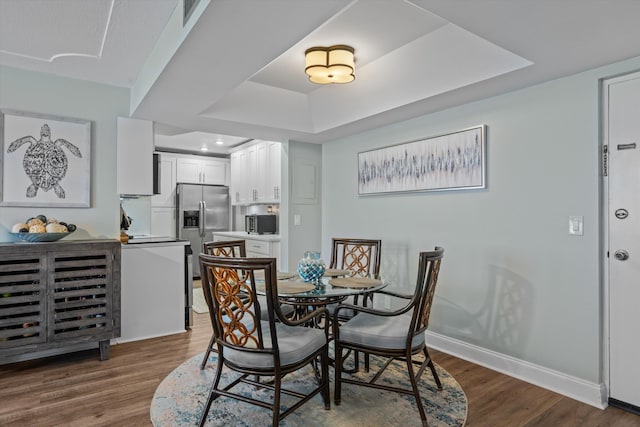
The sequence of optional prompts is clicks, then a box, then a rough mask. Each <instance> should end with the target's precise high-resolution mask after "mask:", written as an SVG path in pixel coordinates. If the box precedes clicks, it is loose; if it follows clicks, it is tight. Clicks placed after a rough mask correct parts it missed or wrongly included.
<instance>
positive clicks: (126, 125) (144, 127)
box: [116, 117, 154, 196]
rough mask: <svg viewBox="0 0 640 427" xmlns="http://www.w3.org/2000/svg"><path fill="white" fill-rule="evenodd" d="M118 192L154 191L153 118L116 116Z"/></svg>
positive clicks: (141, 192)
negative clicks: (141, 118) (142, 118)
mask: <svg viewBox="0 0 640 427" xmlns="http://www.w3.org/2000/svg"><path fill="white" fill-rule="evenodd" d="M117 149H118V163H117V185H116V186H117V190H118V194H135V195H146V196H150V195H152V194H153V150H154V142H153V122H151V121H148V120H138V119H132V118H129V117H118V131H117Z"/></svg>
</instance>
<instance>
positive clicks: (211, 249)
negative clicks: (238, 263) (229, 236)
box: [202, 240, 247, 258]
mask: <svg viewBox="0 0 640 427" xmlns="http://www.w3.org/2000/svg"><path fill="white" fill-rule="evenodd" d="M202 253H205V254H207V255H213V256H226V257H232V258H238V257H242V258H244V257H246V256H247V246H246V242H245V241H244V240H227V241H221V242H205V243H203V244H202Z"/></svg>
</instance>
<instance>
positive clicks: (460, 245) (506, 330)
mask: <svg viewBox="0 0 640 427" xmlns="http://www.w3.org/2000/svg"><path fill="white" fill-rule="evenodd" d="M638 68H640V58H635V59H633V60H629V61H626V62H624V63H619V64H614V65H611V66H607V67H603V68H600V69H597V70H593V71H589V72H585V73H582V74H579V75H575V76H572V77H568V78H563V79H560V80H556V81H552V82H549V83H546V84H541V85H538V86H535V87H531V88H528V89H524V90H520V91H517V92H512V93H508V94H505V95H503V96H498V97H495V98H491V99H487V100H484V101H480V102H475V103H471V104H467V105H464V106H461V107H458V108H452V109H450V110H447V111H443V112H439V113H435V114H430V115H427V116H423V117H419V118H416V119H413V120H409V121H406V122H402V123H397V124H394V125H391V126H387V127H384V128H381V129H378V130H376V131H371V132H368V133H363V134H360V135H355V136H352V137H349V138H345V139H342V140H338V141H333V142H331V143H328V144H325V145H324V146H323V162H322V163H323V172H324V173H323V216H322V226H323V230H322V238H323V255H324V256H325V257H326V256H328V254H329V248H330V244H331V242H330V239H331V237H332V236H344V237H372V238H380V239H382V240H383V244H382V259H383V261H382V264H383V270H385V268H386V269H387V275H388V276H391V277H397V276H398V274H399V272H400V273H401V272H402V271H403V268H402V267H403V266H406V265H408V266H409V274H408V279H401V280H402V283H401V285H403V286H405V287H406V286H407V285H406V280H409V281H410V285H411V286H412V285H413V281H414V280H415V277H416V268H417V258H418V252H419V251H421V250H430V249H432V248H433V247H434V246H435V245H441V246H444V248H445V257H444V261H443V265H442V270H441V276H440V277H441V279H440V281H439V285H438V290H437V293H436V300H435V305H434V309H433V312H432V317H431V325H430V330H431V331H433V332H436V333H440V334H443V335H446V336H448V337H451V338H456V339H459V340H462V341H464V342H466V343H470V344H474V345H477V346H480V347H482V348H485V349H488V350H493V351H496V352H498V353H501V354H505V355H508V356H512V357H515V358H517V359H521V360H524V361H527V362H530V363H533V364H536V365H539V366H542V367H546V368H549V369H552V370H555V371H559V372H561V373H564V374H566V375H569V376H572V377H577V378H580V379H583V380H585V381H587V382H590V383H596V384H597V383H600V382H601V380H602V379H601V347H600V344H601V343H600V341H601V338H600V321H601V319H600V312H601V297H600V295H601V278H600V276H601V258H600V255H599V251H600V233H601V230H600V227H601V220H600V214H599V207H600V203H601V200H600V185H601V179H600V176H599V172H600V163H599V125H598V121H599V99H598V96H599V80H598V79H600V78H604V77H607V76H610V75H615V74H619V73H623V72H628V71H631V70H635V69H638ZM478 124H486V125H487V139H488V144H487V146H488V152H487V160H488V161H487V169H488V174H487V177H488V179H487V185H488V186H487V188H486V189H484V190H475V191H451V192H432V193H426V192H425V193H408V194H393V195H384V196H369V197H358V195H357V182H356V178H357V163H356V157H357V153H358V152H360V151H364V150H370V149H372V148H377V147H383V146H387V145H392V144H396V143H400V142H404V141H409V140H415V139H420V138H424V137H428V136H431V135H437V134H441V133H445V132H449V131H455V130H458V129H463V128H467V127H470V126H474V125H478ZM570 215H583V216H584V236H570V235H569V234H568V217H569V216H570ZM385 266H386V267H385ZM398 266H400V267H398Z"/></svg>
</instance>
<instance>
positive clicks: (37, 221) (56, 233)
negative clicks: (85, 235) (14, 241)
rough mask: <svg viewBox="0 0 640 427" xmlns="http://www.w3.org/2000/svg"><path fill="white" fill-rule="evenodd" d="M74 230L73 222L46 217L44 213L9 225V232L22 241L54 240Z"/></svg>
mask: <svg viewBox="0 0 640 427" xmlns="http://www.w3.org/2000/svg"><path fill="white" fill-rule="evenodd" d="M74 231H76V226H75V224H68V223H66V222H64V221H58V220H57V219H55V218H47V217H46V216H44V215H38V216H34V217H32V218H29V219H28V220H27V221H26V222H19V223H17V224H14V225H13V227H11V234H13V235H14V236H16V237H17V238H18V239H20V240H21V241H23V242H30V243H35V242H55V241H56V240H60V239H62V238H63V237H66V236H68V235H69V234H71V233H73V232H74Z"/></svg>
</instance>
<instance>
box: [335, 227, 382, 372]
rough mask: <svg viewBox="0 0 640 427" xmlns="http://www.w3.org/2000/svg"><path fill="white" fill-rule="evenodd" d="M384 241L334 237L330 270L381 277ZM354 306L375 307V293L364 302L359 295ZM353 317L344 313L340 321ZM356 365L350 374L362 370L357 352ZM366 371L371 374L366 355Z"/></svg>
mask: <svg viewBox="0 0 640 427" xmlns="http://www.w3.org/2000/svg"><path fill="white" fill-rule="evenodd" d="M381 248H382V240H376V239H352V238H343V237H340V238H338V237H334V238H332V239H331V261H330V262H329V268H339V269H348V270H351V271H352V272H353V273H354V275H360V276H374V277H378V276H379V275H380V250H381ZM352 301H353V304H355V305H358V304H360V305H362V306H364V307H367V306H368V305H369V304H370V305H372V306H373V293H372V292H370V293H365V294H363V295H362V300H359V298H358V295H356V296H354V297H353V300H352ZM351 317H353V314H351V315H349V314H347V313H344V314H343V315H341V316H340V317H339V318H338V320H339V321H340V322H346V321H348V320H349V319H351ZM353 356H354V362H353V363H354V365H353V369H352V370H350V372H357V371H358V370H359V369H360V355H359V354H358V352H357V351H355V352H354V353H353ZM364 369H365V371H367V372H369V357H368V356H366V355H365V358H364Z"/></svg>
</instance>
